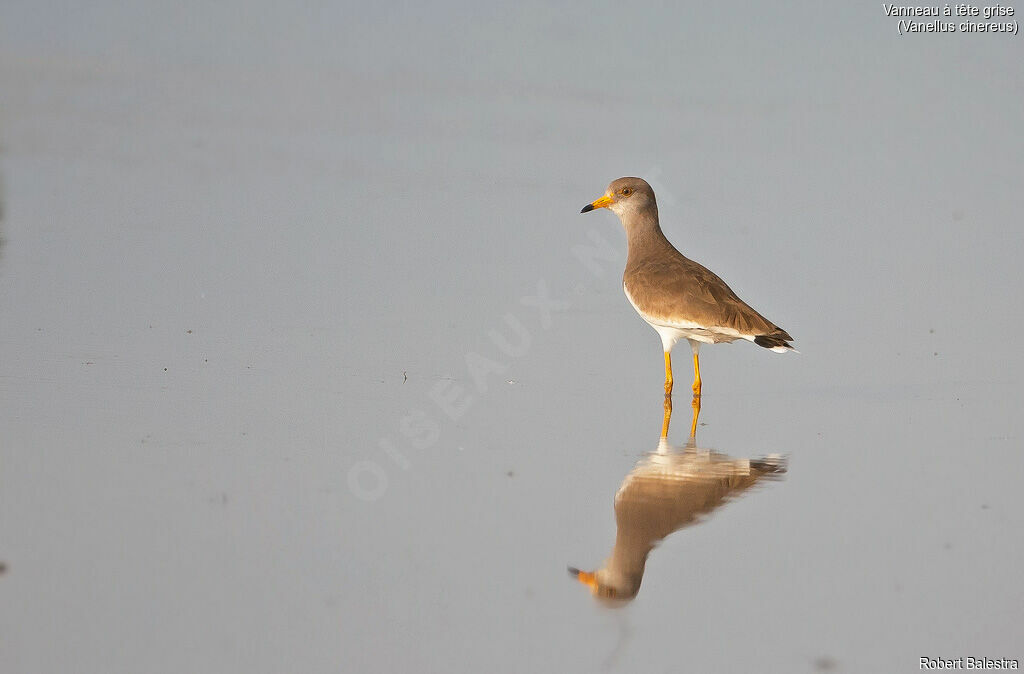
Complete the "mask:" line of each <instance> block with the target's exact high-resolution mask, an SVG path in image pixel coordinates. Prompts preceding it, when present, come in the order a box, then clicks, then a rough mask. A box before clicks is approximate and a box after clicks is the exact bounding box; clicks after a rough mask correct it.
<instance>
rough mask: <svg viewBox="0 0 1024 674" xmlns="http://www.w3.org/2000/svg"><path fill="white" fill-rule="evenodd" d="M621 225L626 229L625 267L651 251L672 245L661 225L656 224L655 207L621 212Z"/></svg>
mask: <svg viewBox="0 0 1024 674" xmlns="http://www.w3.org/2000/svg"><path fill="white" fill-rule="evenodd" d="M622 226H623V227H624V228H625V230H626V243H627V244H628V245H629V255H628V259H627V260H626V266H627V267H630V266H632V265H634V264H636V263H638V262H640V261H642V260H643V259H645V258H646V257H647V256H649V255H651V254H652V253H655V252H657V251H661V250H664V249H665V248H666V247H667V248H671V247H672V244H671V243H669V241H668V239H666V238H665V234H664V233H663V232H662V231H661V225H659V224H658V210H657V208H654V209H647V210H644V211H640V212H636V213H625V214H623V217H622Z"/></svg>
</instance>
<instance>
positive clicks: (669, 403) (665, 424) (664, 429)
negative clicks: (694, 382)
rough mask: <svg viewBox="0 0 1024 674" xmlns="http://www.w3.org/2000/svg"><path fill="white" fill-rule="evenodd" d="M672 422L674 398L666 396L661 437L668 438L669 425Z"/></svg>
mask: <svg viewBox="0 0 1024 674" xmlns="http://www.w3.org/2000/svg"><path fill="white" fill-rule="evenodd" d="M670 421H672V396H670V395H669V394H667V393H666V394H665V417H664V418H663V419H662V421H661V437H663V438H667V437H668V424H669V422H670Z"/></svg>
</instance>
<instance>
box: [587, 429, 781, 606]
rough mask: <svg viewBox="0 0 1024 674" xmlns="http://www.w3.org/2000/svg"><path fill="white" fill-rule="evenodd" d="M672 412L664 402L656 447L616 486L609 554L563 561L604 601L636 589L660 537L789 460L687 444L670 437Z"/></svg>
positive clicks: (772, 476) (623, 599)
mask: <svg viewBox="0 0 1024 674" xmlns="http://www.w3.org/2000/svg"><path fill="white" fill-rule="evenodd" d="M670 415H671V410H668V409H666V411H665V421H664V424H663V426H662V433H661V437H660V438H659V440H658V447H657V449H655V451H653V452H650V453H649V454H646V455H645V456H644V457H643V458H642V459H641V460H640V461H639V462H638V463H637V464H636V466H634V468H633V470H631V471H630V472H629V473H628V474H627V475H626V477H625V478H624V479H623V480H622V485H621V486H620V487H619V489H618V491H617V492H616V493H615V523H616V535H615V545H614V546H613V547H612V551H611V554H610V555H609V556H608V559H607V560H606V561H605V563H604V564H603V565H602V566H601V567H600V568H599V569H596V570H594V571H581V570H580V569H577V568H575V567H569V575H570V576H572V577H573V578H575V579H576V580H577V581H579V582H580V583H582V584H584V585H586V586H587V587H588V588H590V591H591V593H592V594H593V595H594V596H595V597H596V598H597V599H599V600H601V601H602V603H604V604H606V605H608V606H610V607H617V606H621V605H623V604H625V603H627V602H629V601H631V600H632V599H634V598H635V597H636V595H637V593H638V592H639V591H640V583H641V581H642V580H643V576H644V569H645V567H646V565H647V558H648V556H649V555H650V554H651V551H652V550H654V548H655V547H657V545H658V544H659V543H661V541H662V540H664V539H665V538H667V537H668V536H669V535H671V534H672V533H673V532H675V531H678V530H680V529H682V528H684V527H688V526H692V525H694V524H699V523H701V522H703V521H704V520H705V519H706V518H707V517H708V516H709V515H710V514H711V513H712V512H714V511H715V510H717V509H718V508H720V507H722V506H723V505H725V504H726V503H728V502H729V501H732V500H734V499H736V498H737V497H739V496H741V495H743V494H746V493H749V491H750V489H751V488H752V487H754V485H756V484H758V483H760V482H762V481H766V480H769V481H774V480H778V479H781V478H782V477H783V476H784V474H785V473H786V469H787V465H788V461H787V459H786V457H785V456H783V455H780V454H769V455H767V456H764V457H761V458H756V459H753V458H752V459H747V458H736V457H732V456H728V455H726V454H721V453H719V452H713V451H711V450H708V449H703V448H700V447H698V446H697V439H696V437H695V435H693V434H691V435H690V438H689V440H688V441H687V443H686V445H685V446H682V447H679V446H674V445H670V444H669V441H668V437H667V435H668V423H669V418H670ZM694 419H696V416H695V417H694Z"/></svg>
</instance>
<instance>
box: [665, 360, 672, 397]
mask: <svg viewBox="0 0 1024 674" xmlns="http://www.w3.org/2000/svg"><path fill="white" fill-rule="evenodd" d="M665 395H667V396H668V395H672V354H670V353H669V352H668V351H666V352H665Z"/></svg>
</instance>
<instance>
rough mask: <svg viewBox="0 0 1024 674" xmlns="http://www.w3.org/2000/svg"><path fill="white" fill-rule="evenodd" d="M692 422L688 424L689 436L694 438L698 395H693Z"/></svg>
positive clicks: (698, 406) (695, 435)
mask: <svg viewBox="0 0 1024 674" xmlns="http://www.w3.org/2000/svg"><path fill="white" fill-rule="evenodd" d="M691 405H692V406H693V423H691V424H690V438H691V439H694V438H696V437H697V417H699V416H700V396H699V395H695V396H693V402H692V403H691Z"/></svg>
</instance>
